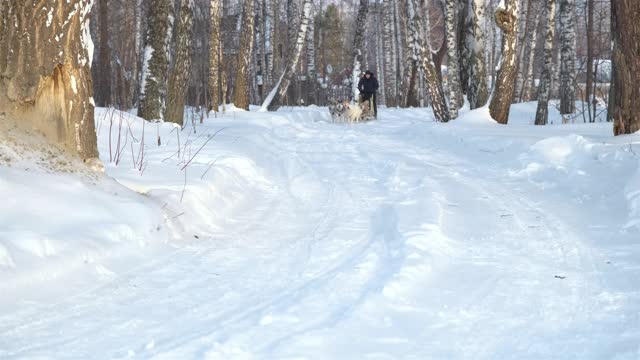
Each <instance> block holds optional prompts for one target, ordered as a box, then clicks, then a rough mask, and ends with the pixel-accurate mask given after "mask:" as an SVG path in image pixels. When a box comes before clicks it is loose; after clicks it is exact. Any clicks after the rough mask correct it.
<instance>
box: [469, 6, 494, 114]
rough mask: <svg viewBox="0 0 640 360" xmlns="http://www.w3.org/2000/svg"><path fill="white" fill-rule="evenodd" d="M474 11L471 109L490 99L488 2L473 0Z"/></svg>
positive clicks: (470, 79)
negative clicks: (486, 53)
mask: <svg viewBox="0 0 640 360" xmlns="http://www.w3.org/2000/svg"><path fill="white" fill-rule="evenodd" d="M471 6H472V12H473V45H472V46H471V49H472V53H471V58H470V62H471V64H470V66H469V69H470V75H469V95H468V98H469V105H470V107H471V109H472V110H473V109H477V108H479V107H482V106H484V105H485V104H486V103H487V100H488V99H489V89H488V87H487V68H486V65H485V60H484V51H485V34H484V23H485V14H486V11H487V10H486V4H485V1H484V0H472V3H471Z"/></svg>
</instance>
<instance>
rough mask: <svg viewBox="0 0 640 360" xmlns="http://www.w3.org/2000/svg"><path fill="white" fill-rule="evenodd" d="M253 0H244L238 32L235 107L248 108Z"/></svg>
mask: <svg viewBox="0 0 640 360" xmlns="http://www.w3.org/2000/svg"><path fill="white" fill-rule="evenodd" d="M253 7H254V0H244V6H243V10H242V32H241V33H240V49H239V51H238V58H237V60H236V64H237V65H236V81H235V86H234V94H233V99H234V100H233V103H234V105H235V106H236V107H237V108H240V109H245V110H249V98H250V94H249V91H250V88H249V81H250V79H249V70H250V69H249V67H250V66H251V64H250V62H251V58H252V57H251V54H252V52H253V40H254V32H255V26H254V25H255V23H254V20H255V17H254V14H253Z"/></svg>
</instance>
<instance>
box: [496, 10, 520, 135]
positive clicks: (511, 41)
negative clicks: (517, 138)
mask: <svg viewBox="0 0 640 360" xmlns="http://www.w3.org/2000/svg"><path fill="white" fill-rule="evenodd" d="M495 17H496V24H497V25H498V27H499V28H500V30H502V33H503V36H502V60H501V64H500V70H498V76H497V78H496V84H495V87H494V92H493V97H492V98H491V104H489V114H491V117H492V118H493V119H494V120H495V121H497V122H498V123H500V124H506V123H507V122H508V121H509V110H510V107H511V103H512V102H513V96H514V92H515V85H516V84H515V81H516V76H517V72H518V63H517V61H518V59H517V51H516V45H517V41H518V34H517V30H518V0H501V1H500V4H499V5H498V7H497V9H496V14H495Z"/></svg>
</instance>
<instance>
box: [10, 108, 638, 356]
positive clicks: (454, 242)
mask: <svg viewBox="0 0 640 360" xmlns="http://www.w3.org/2000/svg"><path fill="white" fill-rule="evenodd" d="M321 119H326V117H325V115H324V111H323V110H322V109H320V110H314V109H309V110H304V109H298V110H295V111H291V110H288V109H286V110H284V111H281V112H279V113H277V114H275V115H274V114H264V113H259V114H255V113H242V112H238V113H234V114H233V116H231V115H228V117H227V118H222V119H218V120H213V121H211V122H210V123H209V124H205V125H203V126H202V127H211V128H216V129H218V128H221V127H226V129H225V131H224V132H223V133H220V135H219V137H218V138H216V139H214V141H212V142H211V145H210V146H207V147H206V148H205V149H204V150H203V153H202V157H203V160H202V161H201V163H200V164H199V165H197V166H202V167H206V166H207V164H208V163H209V161H210V160H211V159H218V157H221V159H219V160H217V161H218V162H219V163H220V164H221V165H220V167H219V168H218V172H217V173H216V174H217V175H218V176H222V175H221V174H223V173H224V172H225V171H227V170H229V171H231V169H233V170H234V172H233V174H240V175H242V176H243V177H242V179H244V180H242V181H244V182H242V181H241V179H240V178H238V179H236V180H237V182H241V183H242V186H241V187H239V188H237V189H235V190H234V194H233V195H230V196H231V198H233V199H236V200H237V201H234V202H233V203H232V204H221V207H224V208H225V209H226V210H225V211H224V212H223V213H222V214H223V216H218V217H217V218H212V219H211V224H209V226H208V227H205V228H199V231H198V233H195V232H191V233H189V235H188V237H189V238H191V237H192V236H197V237H198V239H193V240H188V241H184V240H183V241H174V242H172V243H171V244H172V245H173V247H174V249H173V250H171V251H166V252H165V253H164V254H162V255H159V256H154V257H151V258H149V259H148V261H147V262H145V263H141V264H137V265H136V266H135V267H134V268H132V269H131V270H130V271H128V272H125V273H119V274H115V275H114V276H112V277H110V278H109V279H107V280H105V281H103V282H102V283H100V284H99V286H97V287H95V288H91V289H88V290H86V291H82V292H80V291H78V292H77V293H72V294H69V295H68V296H65V297H63V298H61V299H59V300H58V301H56V302H55V303H53V304H51V303H45V302H41V303H38V302H28V303H26V302H25V303H22V304H18V305H17V306H16V307H15V309H14V311H12V312H11V313H6V314H1V316H0V357H1V358H3V359H14V358H34V357H39V356H42V357H44V358H48V357H50V358H77V359H85V358H105V359H107V358H109V359H112V358H154V359H199V358H206V359H493V358H500V359H506V358H510V359H550V358H554V359H559V358H579V359H601V358H612V357H615V356H617V357H616V358H619V359H637V358H638V356H640V345H639V344H640V315H639V314H640V312H639V310H640V283H639V281H640V280H638V277H637V276H636V277H634V274H635V273H637V271H638V268H640V267H638V264H640V262H639V261H638V259H639V257H638V255H640V250H639V247H638V244H637V243H636V244H633V242H632V241H630V240H632V239H633V238H635V237H636V236H637V235H638V232H637V230H634V229H628V230H627V231H618V230H617V229H618V227H619V226H621V225H620V224H621V223H623V222H624V221H623V220H624V219H622V217H623V216H620V218H614V217H613V216H608V215H603V214H602V213H600V211H601V210H602V209H599V208H597V206H596V207H585V206H584V202H583V201H587V204H592V203H597V202H589V199H587V198H580V196H579V195H580V194H576V193H571V191H572V190H567V189H564V188H563V184H564V183H563V182H562V181H563V180H562V176H560V179H559V177H558V176H557V174H555V175H556V176H549V177H548V178H545V179H540V181H538V179H537V178H536V177H535V176H537V174H538V173H537V172H535V171H534V170H535V169H534V170H531V164H532V163H536V164H538V166H544V164H543V165H540V163H538V162H535V161H533V160H532V161H528V158H527V156H528V155H526V154H529V152H528V151H529V145H530V144H531V143H535V141H536V140H535V139H534V140H526V141H525V140H522V141H521V140H520V139H522V138H527V137H529V136H532V137H534V138H535V137H539V139H544V138H546V137H548V136H550V135H562V134H563V133H566V134H571V133H574V132H580V131H581V129H580V128H568V129H564V128H562V129H560V128H559V127H556V128H555V129H544V130H536V131H538V132H537V133H536V134H534V135H531V134H530V131H532V130H530V128H517V127H516V128H500V127H492V126H489V125H484V124H481V125H478V124H474V123H473V121H471V122H468V123H463V125H458V126H456V127H452V125H445V124H438V123H434V122H432V121H431V120H430V119H431V115H430V111H428V110H408V111H400V110H381V111H380V119H381V120H379V121H376V122H372V123H365V124H357V125H345V124H333V123H330V122H327V121H321ZM201 130H202V129H201ZM582 130H584V132H586V133H587V134H586V135H587V136H592V137H593V138H594V139H600V137H603V138H604V135H602V134H604V132H603V130H602V129H601V128H596V129H595V130H594V129H593V128H586V127H585V128H584V129H582ZM495 131H499V132H501V133H500V135H499V136H505V137H510V136H511V137H512V138H507V139H506V140H504V141H502V142H497V141H496V139H497V138H498V137H499V136H497V135H495V134H494V135H493V137H491V136H489V135H487V134H488V133H492V132H495ZM547 132H548V133H547ZM552 132H553V133H552ZM569 139H572V138H571V137H569ZM520 141H521V142H520ZM609 145H610V146H617V145H616V144H615V143H613V144H609ZM620 146H622V145H620ZM195 148H197V147H195ZM149 151H150V152H149V154H148V155H147V156H149V158H150V160H149V161H150V165H149V172H148V174H146V175H144V176H142V177H140V176H139V174H137V173H135V172H134V173H133V175H131V176H130V177H128V176H127V175H122V174H121V173H120V172H119V170H118V169H111V170H110V172H113V174H114V176H116V177H117V178H118V177H120V178H121V181H122V182H123V183H125V184H129V186H132V187H136V186H139V187H140V186H143V185H142V184H145V182H147V183H156V184H161V183H162V179H156V178H154V172H153V171H154V170H153V168H152V167H153V165H154V164H156V163H157V164H159V163H160V161H159V160H160V159H162V158H166V157H167V151H168V150H166V149H165V150H160V149H158V150H155V151H156V152H157V153H156V154H154V150H153V149H150V150H149ZM512 151H520V152H521V153H522V154H525V155H521V156H518V155H519V153H512ZM534 155H535V154H533V155H531V156H534ZM154 161H155V162H156V163H154ZM636 162H637V160H636ZM598 166H600V165H598V164H594V165H593V168H594V169H595V170H596V171H594V173H593V174H589V176H590V177H589V179H587V180H584V182H583V183H580V184H578V185H576V187H578V188H580V187H581V186H585V187H586V186H591V185H592V184H591V183H590V181H593V183H594V184H595V183H598V182H599V181H600V179H608V180H607V181H608V182H609V183H608V184H607V186H614V185H615V186H620V187H624V185H625V184H624V183H623V180H622V179H626V178H628V174H627V172H628V171H629V172H630V171H632V170H633V169H626V168H622V167H621V168H616V167H606V166H604V165H602V166H603V167H602V169H606V170H607V173H606V174H600V173H598V170H602V169H600V168H598ZM554 169H555V168H548V169H547V171H555V170H554ZM193 173H194V172H192V174H193ZM552 175H553V174H552ZM618 175H619V176H618ZM623 175H624V176H623ZM145 176H146V177H152V180H148V179H145ZM193 176H195V177H199V174H198V175H193ZM229 176H231V178H232V179H235V178H233V176H235V175H233V176H232V175H229ZM564 176H565V177H567V176H569V175H567V174H564ZM598 176H604V177H602V178H599V177H598ZM607 176H608V177H607ZM134 178H135V179H137V180H132V179H134ZM247 179H248V180H247ZM543 180H544V181H546V182H547V183H544V181H543ZM134 181H137V182H138V183H137V184H133V182H134ZM211 181H212V182H213V183H214V184H215V183H216V181H218V180H216V179H215V176H214V177H213V179H212V180H211ZM177 184H178V185H179V183H177ZM225 184H226V182H225ZM541 184H542V185H541ZM545 184H546V185H545ZM554 184H555V185H554ZM153 186H154V185H149V188H150V189H151V190H149V191H148V194H149V196H151V197H152V198H153V197H154V196H160V195H162V194H163V193H162V192H161V191H160V190H157V189H155V188H154V187H153ZM158 186H159V185H158ZM212 186H213V185H212ZM600 186H601V187H600V188H595V189H593V192H592V193H591V196H593V197H598V198H599V199H600V198H601V201H609V202H606V203H602V204H601V205H602V206H603V207H604V209H609V210H611V209H610V208H607V206H608V205H611V204H613V203H615V202H621V203H624V201H625V200H624V199H623V198H622V193H620V194H619V195H610V194H609V192H608V191H605V190H604V188H603V187H602V185H600ZM160 188H161V186H160ZM177 188H178V189H179V188H180V186H177ZM154 189H155V190H154ZM232 189H233V188H232ZM174 190H175V189H174ZM176 191H177V190H176ZM176 191H174V192H176ZM211 191H215V189H213V190H211ZM186 192H187V193H188V192H189V189H187V190H186ZM186 196H188V194H187V195H186ZM607 196H611V197H612V198H607ZM208 205H209V206H211V207H214V208H215V207H216V205H217V204H215V203H212V204H208ZM222 205H224V206H222ZM616 209H618V208H616ZM612 211H615V209H613V210H612ZM619 215H621V214H619ZM184 221H185V222H186V221H187V220H184ZM184 226H185V227H187V228H188V224H187V223H185V224H184ZM187 230H188V229H187ZM633 257H635V262H633V261H632V259H633ZM612 262H613V263H614V264H612ZM635 275H637V274H635ZM623 279H625V280H623ZM614 355H615V356H614Z"/></svg>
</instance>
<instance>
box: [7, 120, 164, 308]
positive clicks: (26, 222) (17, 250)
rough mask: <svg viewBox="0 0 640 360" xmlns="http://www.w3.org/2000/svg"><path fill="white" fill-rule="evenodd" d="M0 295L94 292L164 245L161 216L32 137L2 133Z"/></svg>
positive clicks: (14, 131) (140, 198)
mask: <svg viewBox="0 0 640 360" xmlns="http://www.w3.org/2000/svg"><path fill="white" fill-rule="evenodd" d="M3 130H5V132H4V133H3V135H2V136H0V148H1V149H2V153H3V154H4V156H5V158H6V159H8V160H7V161H6V162H5V163H0V197H1V198H2V199H3V201H2V202H0V214H2V216H1V217H0V292H1V293H3V294H12V295H13V296H11V297H2V301H0V303H1V304H4V302H5V301H9V302H12V301H18V300H20V299H22V300H25V299H30V298H38V297H43V296H44V297H46V296H49V295H51V293H55V292H60V291H62V292H64V287H61V286H60V284H67V285H69V286H72V284H75V285H76V286H87V285H94V284H95V281H98V282H99V281H100V280H109V279H110V278H111V277H112V276H114V275H115V274H116V272H119V271H120V270H123V269H124V268H127V266H124V267H123V266H121V265H123V264H122V260H123V259H125V258H127V259H130V258H137V259H138V260H137V261H139V260H140V259H141V258H143V257H144V256H145V255H148V254H149V253H151V252H152V251H154V250H152V249H157V247H158V246H159V245H160V244H162V243H164V242H165V241H166V239H167V236H166V231H165V229H164V221H163V220H164V219H163V216H162V212H161V211H160V209H159V208H158V207H156V206H155V205H153V204H152V203H151V202H150V201H149V200H148V199H146V198H145V197H143V196H141V195H139V194H136V193H134V192H133V191H131V190H129V189H127V188H125V187H123V186H121V185H119V184H117V183H116V182H115V181H113V180H111V179H109V178H106V177H104V176H102V175H100V174H96V173H93V172H92V171H91V170H90V169H87V168H85V166H84V165H83V164H81V163H79V162H78V161H77V160H75V159H73V158H70V157H68V156H67V155H65V154H64V152H62V151H60V150H57V149H55V148H51V147H50V146H48V145H46V142H44V140H42V139H39V138H38V137H37V136H36V135H34V134H29V133H23V132H22V131H21V130H18V129H15V128H12V129H3Z"/></svg>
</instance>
